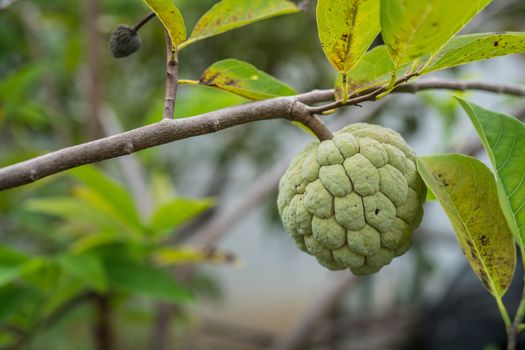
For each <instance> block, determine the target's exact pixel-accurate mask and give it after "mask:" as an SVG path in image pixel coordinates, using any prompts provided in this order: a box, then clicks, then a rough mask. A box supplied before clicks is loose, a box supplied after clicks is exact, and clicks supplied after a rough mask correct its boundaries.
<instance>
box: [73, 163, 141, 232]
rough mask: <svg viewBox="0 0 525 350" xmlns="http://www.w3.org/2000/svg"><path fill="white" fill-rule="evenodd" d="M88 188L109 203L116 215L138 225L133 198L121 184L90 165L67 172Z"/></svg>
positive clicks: (138, 220) (138, 218) (139, 223)
mask: <svg viewBox="0 0 525 350" xmlns="http://www.w3.org/2000/svg"><path fill="white" fill-rule="evenodd" d="M69 173H70V174H71V175H73V176H74V177H75V178H76V179H77V180H79V181H81V182H82V183H83V184H84V185H86V186H87V187H88V188H90V189H91V190H93V191H94V192H96V193H98V197H100V198H103V199H104V201H105V202H107V203H108V204H110V205H111V207H112V208H113V210H114V211H115V212H117V213H118V215H119V216H120V217H121V218H122V219H125V220H126V221H128V222H129V223H130V224H132V225H134V226H136V227H140V225H141V222H140V217H139V214H138V212H137V209H136V207H135V204H134V202H133V198H132V196H131V195H130V193H129V191H127V190H126V189H125V188H124V187H123V186H122V185H120V184H118V183H117V182H116V181H114V180H113V179H112V178H110V177H109V176H107V175H106V174H104V173H103V172H101V171H100V170H97V169H95V168H94V167H92V166H83V167H79V168H75V169H73V170H71V171H70V172H69Z"/></svg>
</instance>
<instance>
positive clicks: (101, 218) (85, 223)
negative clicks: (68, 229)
mask: <svg viewBox="0 0 525 350" xmlns="http://www.w3.org/2000/svg"><path fill="white" fill-rule="evenodd" d="M25 207H26V208H27V210H29V211H32V212H36V213H41V214H46V215H51V216H56V217H58V218H60V219H62V220H64V221H67V222H68V223H71V224H74V225H75V227H76V228H77V229H78V230H79V232H72V234H79V233H82V232H80V231H86V230H92V229H93V227H95V226H96V227H98V228H114V229H119V228H120V227H121V226H120V224H119V223H118V222H115V219H114V218H113V217H110V216H108V215H107V214H106V213H104V212H102V211H101V210H100V208H94V207H93V206H92V205H90V204H88V203H86V202H85V201H83V200H80V199H79V198H75V197H62V196H60V197H52V198H34V199H30V200H28V201H27V202H26V204H25ZM79 213H82V214H81V215H80V214H79Z"/></svg>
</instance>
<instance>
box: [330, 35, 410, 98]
mask: <svg viewBox="0 0 525 350" xmlns="http://www.w3.org/2000/svg"><path fill="white" fill-rule="evenodd" d="M409 68H410V66H409V65H404V66H403V67H401V68H399V69H398V70H397V75H398V76H401V75H403V74H405V73H407V72H408V70H409ZM394 69H395V66H394V63H393V62H392V59H391V58H390V56H389V54H388V49H387V48H386V46H384V45H381V46H377V47H375V48H373V49H372V50H370V51H368V52H367V53H366V54H365V55H364V56H363V58H362V59H361V60H360V61H359V63H358V64H357V66H355V67H354V68H353V69H352V70H351V71H350V72H349V73H348V74H347V75H346V84H347V88H346V91H347V92H348V93H349V94H350V95H352V94H353V93H357V92H360V91H363V90H366V89H370V88H373V87H376V86H380V85H382V84H385V83H387V82H388V81H389V80H390V78H391V76H392V72H393V71H394ZM342 84H343V82H342V75H341V74H339V75H338V77H337V81H336V84H335V86H336V88H335V95H336V99H341V98H342V95H343V90H342Z"/></svg>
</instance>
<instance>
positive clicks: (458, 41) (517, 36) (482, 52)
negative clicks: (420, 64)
mask: <svg viewBox="0 0 525 350" xmlns="http://www.w3.org/2000/svg"><path fill="white" fill-rule="evenodd" d="M523 52H525V33H484V34H469V35H458V36H457V37H455V38H453V39H452V40H451V41H450V42H448V43H447V44H446V45H445V46H444V47H443V49H441V51H440V52H439V53H438V54H437V55H436V57H435V58H434V60H433V62H434V63H432V64H431V65H430V66H429V67H428V68H427V69H425V71H424V73H428V72H432V71H437V70H442V69H446V68H450V67H455V66H459V65H462V64H466V63H470V62H474V61H481V60H487V59H489V58H493V57H498V56H504V55H511V54H516V53H523Z"/></svg>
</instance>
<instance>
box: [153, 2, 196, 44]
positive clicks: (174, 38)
mask: <svg viewBox="0 0 525 350" xmlns="http://www.w3.org/2000/svg"><path fill="white" fill-rule="evenodd" d="M144 2H145V3H146V5H148V6H149V8H150V9H151V10H152V11H153V12H155V14H156V15H157V18H158V19H159V20H160V21H161V22H162V25H163V26H164V28H166V30H167V31H168V34H169V36H170V39H171V43H172V45H173V47H177V46H179V45H180V44H181V43H182V42H184V41H185V40H186V26H185V25H184V18H182V15H181V13H180V11H179V9H178V8H177V6H175V4H174V3H173V0H144Z"/></svg>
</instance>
